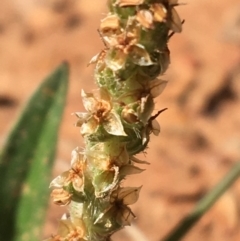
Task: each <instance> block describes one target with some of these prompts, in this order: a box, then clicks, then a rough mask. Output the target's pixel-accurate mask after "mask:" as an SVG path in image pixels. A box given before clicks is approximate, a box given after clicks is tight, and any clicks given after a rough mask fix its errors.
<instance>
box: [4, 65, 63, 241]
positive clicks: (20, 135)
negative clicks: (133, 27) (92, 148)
mask: <svg viewBox="0 0 240 241" xmlns="http://www.w3.org/2000/svg"><path fill="white" fill-rule="evenodd" d="M67 85H68V65H67V64H65V63H64V64H62V65H61V66H60V67H59V68H58V69H57V70H56V71H55V72H54V73H53V74H52V75H50V76H49V77H47V78H46V80H45V81H44V82H43V83H42V84H41V86H40V87H39V88H38V89H37V91H36V92H35V93H34V95H33V96H32V97H31V99H30V100H29V102H28V104H27V106H26V107H25V109H24V110H23V112H22V115H21V116H20V118H19V120H18V121H17V123H16V125H15V127H14V128H13V130H12V132H11V133H10V135H9V137H8V140H7V142H6V145H5V146H4V148H3V150H2V153H1V156H0V240H5V241H28V240H29V241H36V240H39V239H40V231H41V228H42V224H43V222H44V218H45V214H46V208H47V203H48V195H49V190H48V186H49V181H50V180H49V177H50V176H51V169H52V165H53V160H54V156H55V149H56V142H57V137H58V129H59V125H60V121H61V117H62V113H63V109H64V104H65V99H66V93H67ZM19 90H20V91H21V86H19Z"/></svg>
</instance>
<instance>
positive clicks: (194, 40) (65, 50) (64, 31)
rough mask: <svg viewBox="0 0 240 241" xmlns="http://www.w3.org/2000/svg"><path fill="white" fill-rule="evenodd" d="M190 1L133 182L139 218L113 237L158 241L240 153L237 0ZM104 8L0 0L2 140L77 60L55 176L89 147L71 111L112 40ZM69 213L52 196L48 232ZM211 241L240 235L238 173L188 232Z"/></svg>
mask: <svg viewBox="0 0 240 241" xmlns="http://www.w3.org/2000/svg"><path fill="white" fill-rule="evenodd" d="M184 3H186V5H181V6H179V7H178V8H177V10H178V12H179V14H180V16H181V18H182V19H185V23H184V26H183V33H181V34H175V35H174V36H173V37H172V38H171V39H170V42H169V47H170V50H171V65H170V67H169V70H168V72H167V73H166V74H165V75H164V76H163V77H162V78H163V79H166V80H169V83H168V85H167V88H166V89H165V91H164V92H163V94H162V95H161V96H160V97H159V98H158V99H157V103H156V106H157V108H156V111H157V110H159V109H162V108H165V107H167V108H168V110H167V111H165V112H164V113H163V114H161V115H160V116H159V117H158V120H159V122H160V124H161V133H160V135H159V136H158V137H154V136H153V137H152V140H151V142H150V144H149V148H148V149H147V152H146V154H145V155H144V156H143V157H142V158H144V159H146V160H147V161H149V162H150V163H151V165H149V166H146V171H145V172H143V173H142V174H140V175H137V176H135V177H131V178H129V180H127V181H126V184H125V185H126V186H128V185H131V186H140V185H142V184H144V186H143V188H142V191H141V195H140V199H139V201H138V202H137V203H136V204H135V205H133V207H132V209H133V211H134V213H135V214H136V215H137V219H136V220H135V221H134V227H133V228H127V229H125V230H124V231H121V232H119V233H118V234H116V235H114V238H113V239H114V241H115V240H116V241H120V240H135V241H136V240H138V241H139V240H140V239H141V237H142V238H143V237H146V239H145V240H149V241H157V240H160V239H161V238H162V237H164V236H165V235H166V234H167V233H168V232H170V231H171V230H172V228H173V227H174V226H175V225H176V224H177V223H178V222H179V221H180V220H181V218H183V217H184V216H185V215H187V214H188V213H189V212H190V211H191V210H192V208H193V207H194V205H195V203H196V202H197V201H198V200H200V199H201V197H203V196H204V195H205V194H206V193H207V192H208V191H209V190H210V189H211V188H212V187H213V186H214V185H215V184H216V183H217V182H218V181H219V180H220V179H221V178H222V177H223V176H224V175H225V174H226V172H227V171H228V170H229V169H230V168H231V166H232V165H233V163H234V162H236V161H239V160H240V3H239V0H228V1H226V0H211V1H209V0H195V1H191V0H189V1H188V2H184ZM106 13H107V9H106V0H101V1H100V0H98V1H89V0H24V1H23V0H1V1H0V123H1V124H0V146H2V144H3V143H4V141H5V139H6V136H7V134H8V132H9V130H10V129H11V126H12V125H13V123H14V122H15V121H16V118H17V117H18V115H19V113H20V111H21V109H22V108H23V106H24V104H25V102H26V101H27V99H28V98H29V97H30V95H31V94H32V92H33V91H34V90H35V89H36V88H37V86H38V85H39V84H40V82H41V81H42V80H43V78H44V77H45V76H47V75H48V74H49V73H50V72H51V71H52V70H53V69H54V68H55V67H57V66H58V65H59V64H60V63H61V62H62V61H68V62H69V63H70V88H69V93H68V99H67V104H66V108H65V114H64V119H63V122H62V126H61V131H60V133H59V134H60V136H59V142H58V153H57V157H56V164H55V167H54V170H53V177H55V176H57V175H59V174H61V173H62V172H63V171H65V170H66V169H68V168H69V162H70V154H71V151H72V150H73V149H74V148H75V147H76V146H82V145H83V144H82V138H81V136H80V133H79V129H77V128H76V127H74V122H75V121H76V118H75V117H74V116H72V115H71V113H73V112H75V111H81V110H83V107H82V102H81V98H80V90H81V89H82V88H83V89H85V90H86V91H90V90H92V89H93V88H96V86H95V85H94V79H93V70H94V66H90V67H87V63H88V62H89V60H90V59H91V58H92V56H93V55H95V54H96V53H98V52H99V51H100V50H101V49H103V48H104V45H103V43H102V42H101V39H100V38H99V35H98V33H97V28H98V26H99V21H100V19H101V18H103V17H104V16H105V14H106ZM46 188H48V187H46ZM36 208H37V207H36ZM64 211H65V210H64V209H63V208H61V207H58V206H55V205H53V204H52V202H51V201H49V209H48V214H47V217H46V223H45V226H44V227H43V233H42V237H48V236H50V235H51V234H52V233H55V232H56V230H57V220H58V219H60V217H61V216H62V214H63V213H64ZM140 234H141V235H142V236H141V237H140V236H138V235H140ZM203 239H204V240H205V241H210V240H211V241H213V240H217V241H239V240H240V181H238V182H236V183H235V184H234V186H233V187H232V188H231V189H229V190H228V191H227V192H226V193H225V194H224V195H223V196H222V198H221V199H220V200H219V201H218V202H217V203H216V204H215V205H214V207H213V208H211V210H210V211H209V212H208V213H207V214H206V215H205V216H204V217H203V218H202V219H201V221H200V222H199V223H198V224H197V225H196V226H195V227H194V228H193V229H192V230H191V232H189V234H188V235H187V236H186V237H185V238H184V239H183V240H184V241H202V240H203ZM143 240H144V239H143Z"/></svg>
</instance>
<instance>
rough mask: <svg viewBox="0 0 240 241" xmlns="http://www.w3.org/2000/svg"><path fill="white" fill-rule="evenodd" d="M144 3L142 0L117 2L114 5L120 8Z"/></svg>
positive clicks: (119, 0)
mask: <svg viewBox="0 0 240 241" xmlns="http://www.w3.org/2000/svg"><path fill="white" fill-rule="evenodd" d="M143 2H144V0H117V1H116V4H117V5H119V6H120V7H125V6H137V5H140V4H142V3H143Z"/></svg>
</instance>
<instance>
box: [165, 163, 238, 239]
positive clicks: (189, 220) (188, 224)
mask: <svg viewBox="0 0 240 241" xmlns="http://www.w3.org/2000/svg"><path fill="white" fill-rule="evenodd" d="M239 176H240V162H237V163H236V164H235V165H234V166H233V167H232V169H231V170H230V171H229V172H228V173H227V175H226V176H225V177H224V178H223V179H222V180H221V181H220V182H219V183H218V184H217V185H216V186H215V187H214V188H213V189H212V190H211V191H210V192H209V193H208V194H207V195H206V196H205V197H204V198H203V199H201V200H200V201H199V202H198V203H197V205H196V207H195V208H194V210H193V211H192V212H191V213H190V214H189V215H188V216H187V217H185V218H184V219H183V220H182V221H181V223H180V224H179V225H178V226H177V227H176V228H175V229H174V230H173V231H172V232H171V233H170V234H169V235H168V236H167V237H165V238H164V239H163V240H162V241H178V240H181V238H183V237H184V236H185V235H186V234H187V232H188V231H189V230H190V229H191V228H192V227H193V226H194V224H195V223H196V222H197V221H198V220H199V219H200V218H201V217H202V216H203V215H204V214H205V213H206V212H207V211H208V210H209V209H210V208H211V207H212V206H213V204H214V203H215V202H216V201H217V200H218V198H219V197H220V196H221V195H222V194H223V193H224V192H225V191H226V190H227V189H228V188H229V187H230V186H231V185H232V184H233V183H234V182H235V181H236V180H237V179H238V178H239Z"/></svg>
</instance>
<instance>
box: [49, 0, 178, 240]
mask: <svg viewBox="0 0 240 241" xmlns="http://www.w3.org/2000/svg"><path fill="white" fill-rule="evenodd" d="M108 5H109V9H110V12H109V14H108V15H107V16H106V17H105V18H104V19H103V20H102V21H101V24H100V28H99V35H100V37H101V38H102V41H103V43H104V46H105V47H104V49H103V50H102V51H101V52H100V53H99V54H97V55H96V56H94V57H93V58H92V60H91V61H90V64H95V65H96V67H95V80H96V82H97V85H98V89H97V90H96V91H94V92H93V93H87V92H85V91H82V93H81V95H82V100H83V105H84V107H85V109H86V112H77V113H75V114H76V116H77V118H78V121H77V123H76V126H78V127H80V133H81V135H82V136H83V138H84V142H85V148H84V149H79V148H77V149H75V150H74V151H73V152H72V161H71V168H70V169H69V170H68V171H66V172H64V173H62V174H61V175H60V176H58V177H57V178H55V179H54V180H53V181H52V182H51V184H50V187H51V188H53V190H52V194H51V196H52V198H53V201H54V203H56V204H58V205H63V206H65V205H68V206H69V213H68V214H66V215H64V217H63V218H62V219H61V221H60V223H59V230H58V234H57V235H55V236H52V237H51V238H49V239H47V240H48V241H102V240H103V241H106V240H109V239H110V236H111V235H112V234H113V233H114V232H116V231H117V230H119V229H121V228H123V227H124V226H126V225H130V222H131V220H132V219H133V218H134V217H135V216H134V214H133V212H132V211H131V209H130V208H129V205H131V204H133V203H135V202H136V201H137V199H138V196H139V192H140V189H141V187H123V186H122V183H123V180H124V179H125V178H126V176H128V175H132V174H137V173H141V172H142V171H143V169H141V168H139V167H137V166H136V164H148V163H147V162H145V161H141V160H139V159H138V158H136V157H135V155H136V154H138V153H140V152H143V151H144V150H145V149H146V147H147V145H148V142H149V138H150V134H151V133H153V134H154V135H158V134H159V132H160V126H159V124H158V122H157V120H156V117H157V116H158V115H159V114H160V113H161V112H162V111H163V110H160V111H158V112H157V113H155V114H154V115H153V111H154V108H155V102H154V99H155V98H156V97H157V96H158V95H160V94H161V92H162V91H163V89H164V88H165V86H166V83H167V82H166V81H164V80H162V79H160V78H159V76H161V75H163V73H164V72H165V71H166V69H167V68H168V65H169V62H170V57H169V54H170V52H169V50H168V46H167V43H168V40H169V38H170V37H171V36H172V35H173V33H175V32H181V30H182V21H181V19H180V17H179V16H178V14H177V12H176V10H175V7H176V6H178V5H179V3H178V2H177V0H109V2H108Z"/></svg>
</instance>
